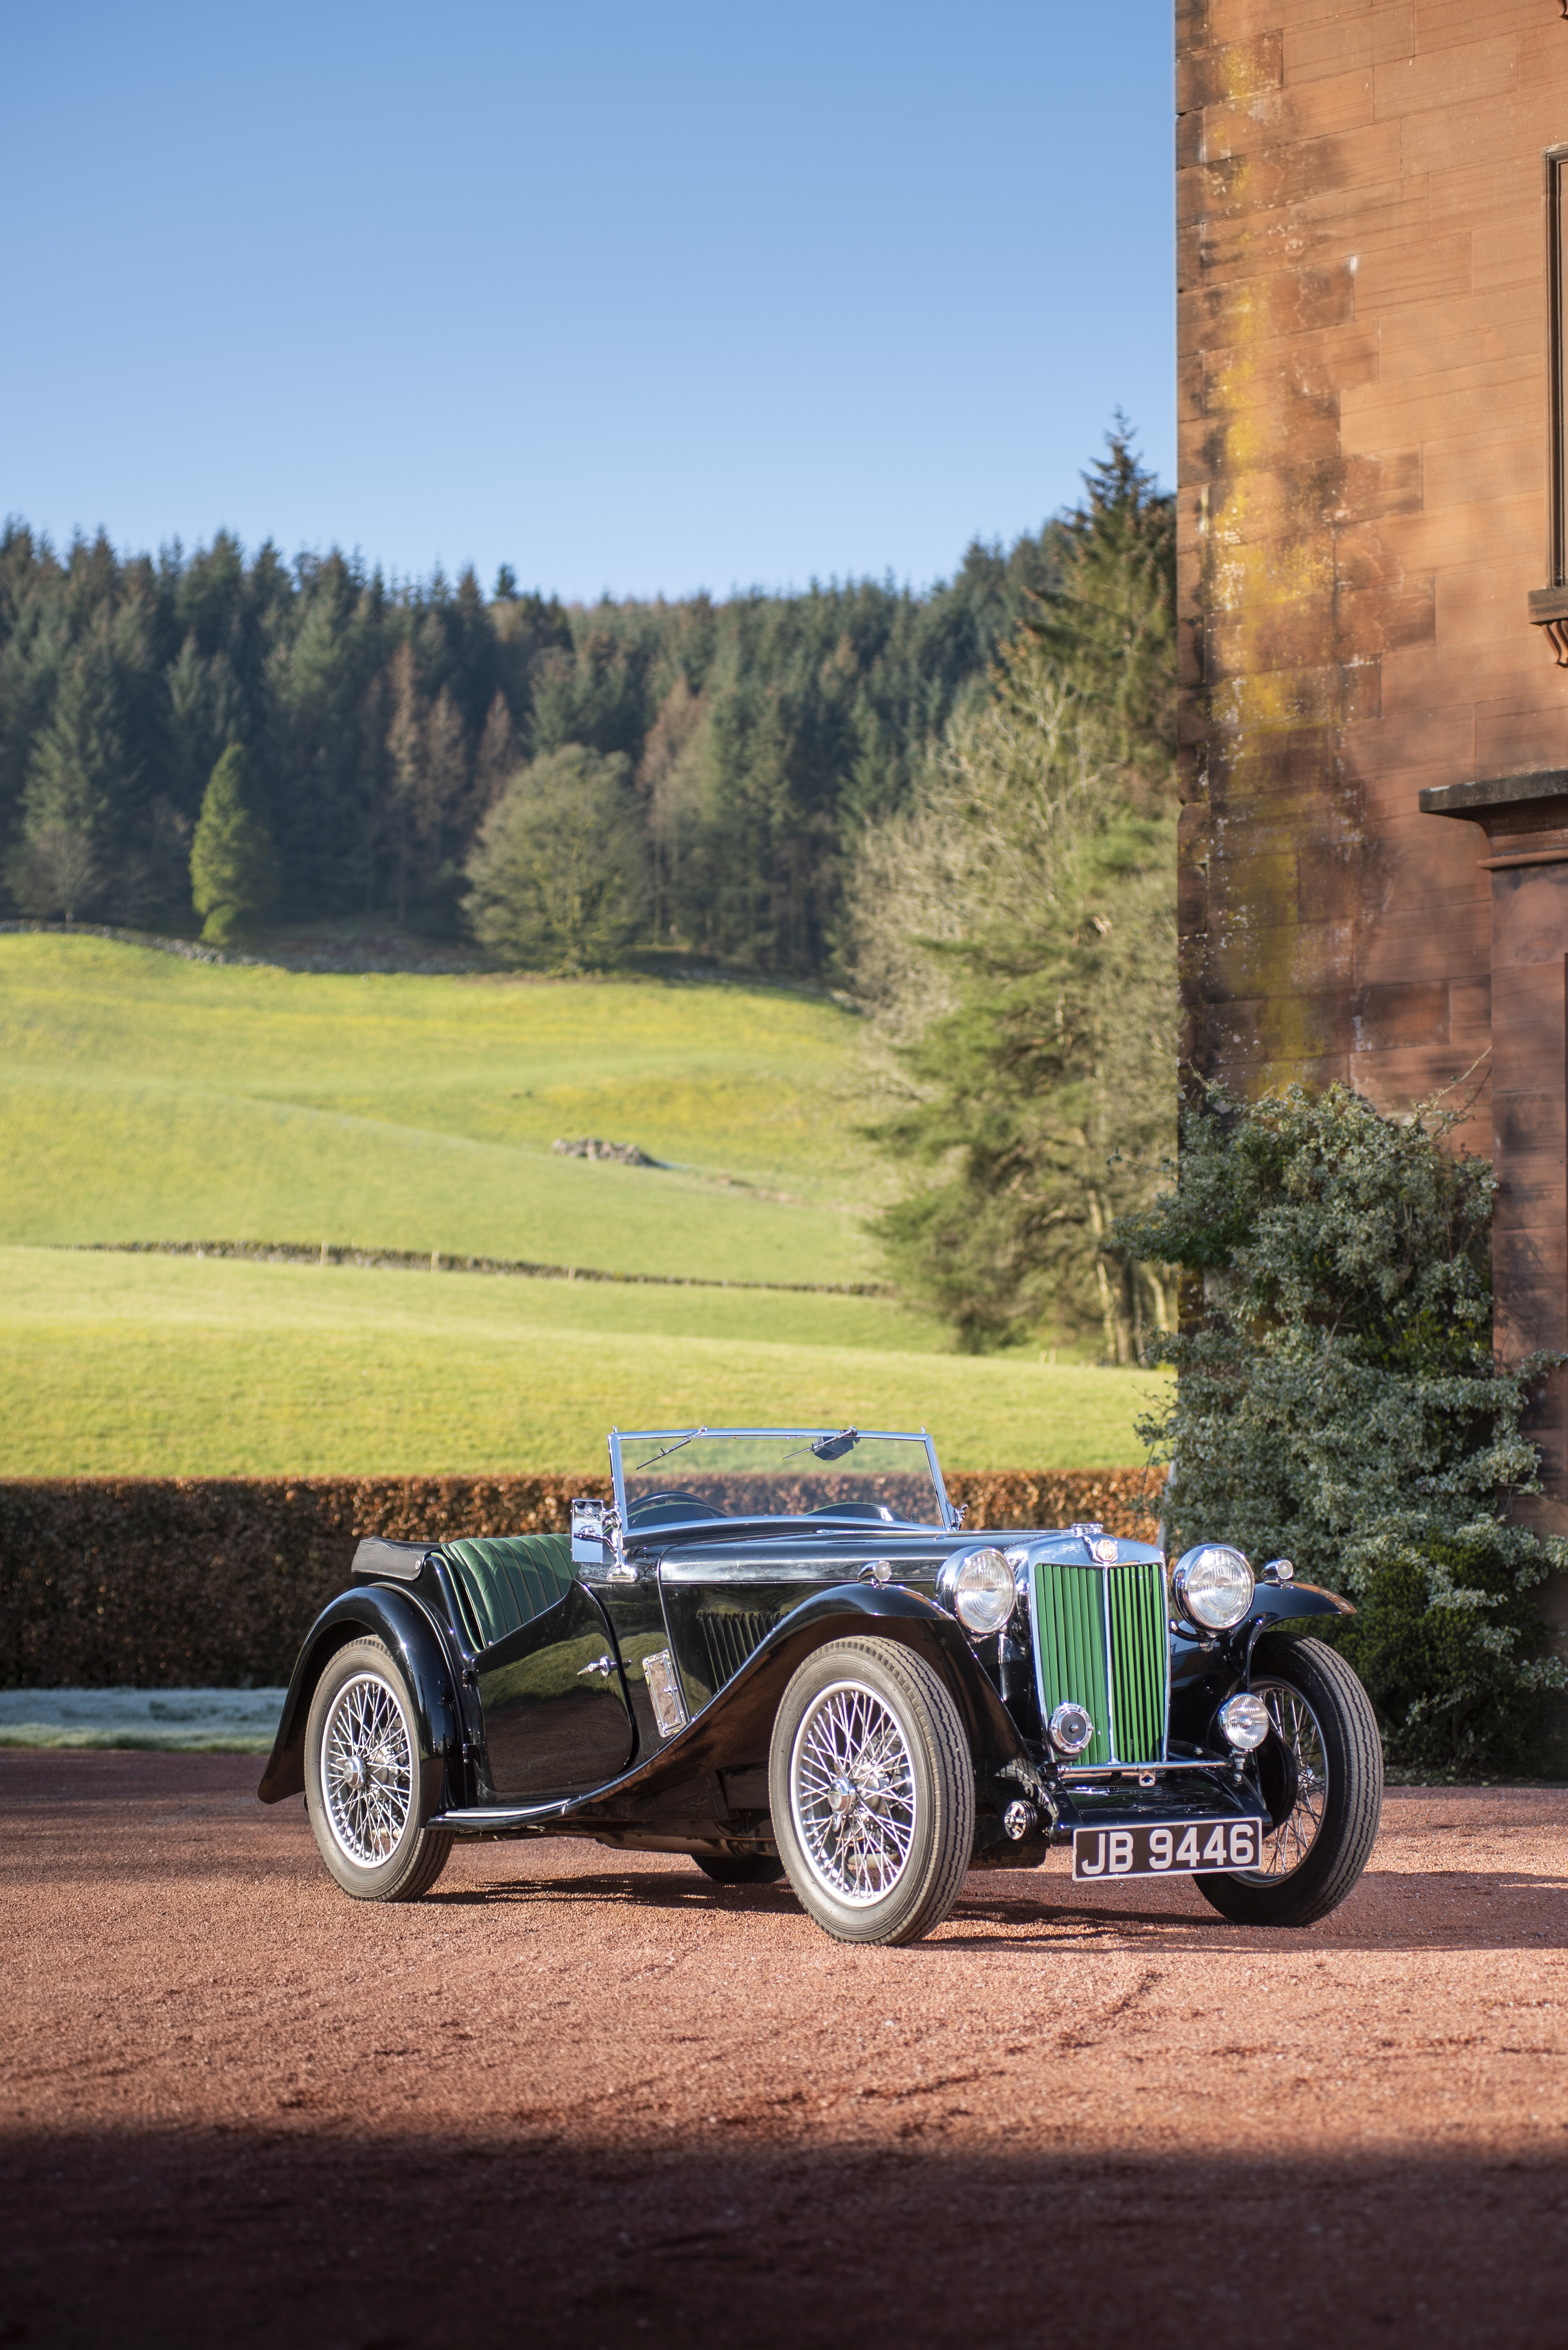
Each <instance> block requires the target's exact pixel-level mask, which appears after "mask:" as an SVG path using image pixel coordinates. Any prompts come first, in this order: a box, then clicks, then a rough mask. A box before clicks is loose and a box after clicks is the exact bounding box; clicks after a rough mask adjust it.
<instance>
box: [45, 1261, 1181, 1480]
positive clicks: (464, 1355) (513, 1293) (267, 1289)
mask: <svg viewBox="0 0 1568 2350" xmlns="http://www.w3.org/2000/svg"><path fill="white" fill-rule="evenodd" d="M942 1343H943V1342H942V1339H941V1336H940V1332H939V1331H938V1330H937V1329H936V1328H935V1326H932V1325H930V1324H929V1323H927V1322H924V1321H922V1320H919V1319H918V1318H916V1317H915V1316H912V1315H906V1314H904V1313H902V1312H901V1311H900V1310H899V1309H898V1308H897V1307H896V1306H893V1305H888V1304H886V1303H884V1302H882V1301H880V1300H874V1299H860V1298H836V1297H809V1296H806V1297H803V1296H789V1295H778V1294H771V1295H770V1294H769V1293H766V1292H761V1293H758V1292H751V1293H748V1292H741V1291H734V1290H730V1291H725V1290H722V1289H711V1288H710V1289H666V1288H653V1287H643V1286H635V1285H631V1284H598V1283H586V1282H571V1283H568V1282H558V1281H518V1280H504V1279H495V1278H489V1277H485V1276H483V1275H478V1274H450V1273H447V1274H428V1273H423V1274H421V1273H391V1272H366V1271H360V1270H357V1269H354V1268H350V1267H341V1268H338V1267H327V1268H318V1267H315V1266H308V1265H295V1264H279V1265H274V1264H255V1263H243V1262H235V1261H234V1260H213V1259H206V1260H198V1259H195V1258H187V1257H140V1256H138V1257H132V1256H117V1255H89V1254H85V1253H74V1252H70V1251H61V1250H54V1249H38V1248H0V1475H5V1476H26V1475H56V1476H58V1475H76V1474H90V1473H109V1472H118V1473H121V1474H140V1475H159V1476H196V1475H239V1474H266V1475H287V1474H294V1475H305V1474H328V1473H343V1474H367V1475H368V1474H376V1473H379V1474H386V1475H391V1474H399V1473H410V1472H438V1471H452V1472H454V1473H456V1472H463V1471H482V1470H491V1471H507V1470H510V1471H526V1470H556V1471H595V1470H597V1469H598V1468H599V1467H600V1466H601V1465H602V1463H603V1461H604V1438H605V1431H606V1430H607V1428H608V1427H609V1425H610V1423H611V1422H612V1421H619V1423H620V1424H621V1425H622V1426H623V1427H624V1426H635V1425H637V1424H639V1423H641V1424H643V1425H649V1426H664V1425H670V1424H671V1423H674V1424H677V1425H680V1424H685V1423H687V1422H690V1421H695V1420H699V1419H709V1420H713V1419H730V1420H732V1421H739V1422H742V1423H747V1422H753V1423H762V1424H768V1423H775V1424H776V1423H784V1424H786V1425H787V1424H791V1423H794V1424H800V1423H803V1422H804V1423H806V1424H824V1425H834V1426H837V1425H842V1424H844V1423H846V1422H855V1423H857V1424H858V1425H860V1426H862V1427H895V1428H897V1427H919V1426H921V1425H922V1424H924V1425H926V1426H929V1428H930V1429H931V1430H932V1431H933V1433H934V1434H935V1436H936V1438H937V1440H938V1445H939V1449H940V1452H941V1454H942V1457H943V1459H944V1461H946V1462H947V1463H948V1465H949V1466H950V1467H952V1468H954V1469H971V1470H980V1469H1020V1468H1042V1467H1050V1468H1060V1469H1072V1468H1106V1467H1117V1466H1123V1465H1128V1464H1131V1463H1133V1462H1136V1461H1139V1460H1140V1459H1141V1458H1142V1457H1143V1449H1142V1447H1140V1445H1139V1444H1138V1442H1137V1437H1136V1435H1135V1433H1134V1430H1133V1422H1134V1420H1135V1419H1136V1418H1137V1414H1138V1412H1139V1410H1140V1409H1147V1406H1148V1404H1149V1403H1150V1402H1151V1401H1152V1400H1154V1399H1157V1398H1158V1396H1159V1395H1160V1393H1161V1391H1162V1389H1163V1387H1164V1382H1163V1381H1162V1380H1160V1379H1158V1378H1155V1377H1153V1376H1151V1375H1149V1374H1147V1373H1129V1372H1118V1371H1111V1370H1096V1369H1091V1368H1085V1367H1068V1366H1064V1367H1054V1366H1049V1365H1046V1364H1044V1363H1040V1362H1038V1361H1030V1360H1023V1359H1021V1358H1020V1357H993V1358H990V1359H983V1360H978V1361H977V1360H973V1359H971V1358H966V1357H959V1356H955V1355H952V1354H949V1353H940V1352H937V1351H935V1349H936V1348H937V1347H940V1345H941V1344H942Z"/></svg>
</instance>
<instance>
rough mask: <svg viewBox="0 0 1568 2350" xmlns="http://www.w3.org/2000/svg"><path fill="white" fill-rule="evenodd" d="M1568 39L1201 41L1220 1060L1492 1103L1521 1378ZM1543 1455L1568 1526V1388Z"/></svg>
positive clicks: (1183, 185) (1559, 819) (1215, 25)
mask: <svg viewBox="0 0 1568 2350" xmlns="http://www.w3.org/2000/svg"><path fill="white" fill-rule="evenodd" d="M1565 17H1568V0H1561V5H1560V0H1484V5H1480V6H1478V5H1476V0H1178V8H1177V39H1178V58H1179V96H1178V104H1179V126H1178V187H1179V288H1180V416H1181V436H1182V440H1181V469H1180V471H1181V480H1180V512H1181V585H1180V597H1181V615H1182V625H1183V639H1184V697H1183V738H1184V739H1183V754H1182V755H1183V768H1184V785H1183V795H1184V798H1185V801H1186V806H1185V809H1184V813H1183V820H1182V850H1181V914H1180V922H1181V933H1182V953H1183V985H1184V993H1185V1001H1186V1007H1187V1014H1188V1022H1189V1032H1188V1040H1187V1049H1188V1051H1189V1055H1190V1056H1191V1058H1192V1060H1193V1061H1194V1062H1195V1063H1196V1065H1197V1066H1198V1067H1199V1068H1200V1069H1201V1070H1203V1071H1204V1072H1206V1073H1208V1074H1210V1075H1213V1076H1222V1077H1225V1078H1227V1079H1229V1080H1230V1082H1231V1086H1232V1087H1234V1088H1239V1089H1244V1090H1246V1091H1248V1092H1252V1093H1256V1092H1259V1091H1262V1090H1264V1089H1266V1088H1269V1087H1275V1086H1278V1085H1281V1084H1284V1083H1286V1082H1288V1081H1289V1080H1290V1079H1292V1078H1295V1077H1301V1078H1305V1079H1308V1080H1311V1081H1313V1082H1314V1083H1323V1082H1325V1081H1327V1080H1328V1079H1330V1078H1335V1077H1337V1078H1343V1079H1346V1080H1348V1082H1349V1083H1351V1084H1352V1085H1354V1086H1355V1087H1357V1088H1358V1089H1359V1090H1360V1091H1361V1092H1363V1093H1365V1094H1366V1095H1367V1096H1368V1097H1370V1098H1371V1099H1372V1100H1374V1101H1375V1102H1376V1103H1378V1104H1379V1105H1380V1106H1381V1107H1386V1108H1389V1109H1396V1110H1397V1109H1402V1108H1405V1107H1407V1106H1408V1105H1409V1104H1411V1103H1412V1102H1414V1101H1417V1100H1418V1099H1420V1098H1421V1097H1424V1096H1428V1095H1430V1094H1432V1093H1434V1092H1436V1091H1437V1090H1438V1088H1439V1087H1446V1086H1449V1085H1452V1084H1454V1083H1455V1081H1457V1080H1460V1079H1462V1078H1464V1077H1465V1075H1466V1072H1468V1071H1473V1072H1474V1074H1473V1075H1472V1076H1470V1077H1469V1081H1468V1085H1467V1087H1466V1092H1467V1093H1468V1092H1469V1090H1471V1089H1473V1088H1475V1087H1478V1086H1479V1087H1480V1091H1479V1093H1478V1094H1477V1097H1476V1103H1475V1108H1474V1112H1473V1115H1472V1118H1471V1121H1470V1124H1469V1128H1468V1129H1467V1132H1468V1139H1469V1141H1470V1142H1471V1144H1472V1146H1473V1147H1474V1148H1476V1149H1480V1150H1483V1151H1486V1152H1488V1153H1489V1154H1490V1156H1491V1157H1492V1158H1493V1159H1494V1160H1495V1162H1496V1165H1497V1169H1498V1172H1499V1174H1500V1176H1501V1180H1502V1190H1501V1196H1500V1200H1499V1206H1498V1216H1497V1222H1496V1238H1495V1243H1494V1259H1495V1271H1496V1277H1497V1293H1496V1294H1497V1307H1496V1326H1497V1336H1498V1342H1499V1345H1500V1347H1501V1348H1502V1349H1503V1350H1504V1351H1506V1352H1508V1353H1511V1354H1515V1353H1518V1352H1519V1351H1521V1350H1522V1349H1525V1348H1527V1347H1536V1346H1543V1347H1563V1348H1564V1349H1565V1350H1568V667H1564V666H1560V663H1561V662H1563V661H1568V439H1565V435H1568V423H1565V407H1568V359H1565V350H1568V283H1565V274H1568V217H1565V216H1564V209H1563V208H1564V203H1565V200H1568V21H1564V19H1565ZM1459 1098H1464V1096H1463V1095H1461V1096H1460V1097H1459ZM1533 1432H1534V1434H1535V1436H1536V1439H1537V1441H1539V1442H1540V1443H1541V1445H1542V1451H1543V1466H1542V1478H1543V1482H1544V1483H1545V1485H1546V1488H1547V1493H1548V1496H1549V1497H1550V1498H1549V1500H1548V1501H1547V1503H1545V1504H1544V1505H1543V1506H1542V1507H1541V1508H1540V1511H1539V1514H1540V1517H1541V1519H1542V1522H1543V1523H1547V1524H1549V1525H1551V1526H1552V1527H1553V1528H1554V1529H1556V1530H1561V1531H1568V1374H1560V1375H1559V1376H1558V1377H1557V1378H1555V1379H1554V1380H1553V1382H1552V1388H1551V1390H1550V1391H1549V1395H1548V1399H1547V1401H1546V1404H1545V1407H1544V1409H1543V1411H1542V1415H1541V1424H1540V1425H1539V1426H1538V1427H1537V1428H1536V1429H1535V1430H1534V1431H1533ZM1552 1613H1553V1615H1554V1616H1555V1617H1556V1618H1557V1620H1558V1622H1559V1627H1560V1629H1564V1630H1568V1593H1561V1592H1560V1593H1559V1594H1558V1595H1557V1596H1556V1599H1555V1602H1554V1603H1552Z"/></svg>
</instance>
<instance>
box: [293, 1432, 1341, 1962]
mask: <svg viewBox="0 0 1568 2350" xmlns="http://www.w3.org/2000/svg"><path fill="white" fill-rule="evenodd" d="M609 1451H610V1471H611V1482H612V1485H613V1492H614V1498H613V1501H610V1502H605V1501H602V1500H599V1501H589V1500H584V1501H579V1502H575V1503H573V1505H572V1531H571V1534H570V1535H569V1536H568V1535H566V1534H518V1535H513V1536H509V1537H506V1538H504V1539H488V1538H487V1539H485V1540H482V1541H481V1540H473V1539H470V1538H467V1537H463V1538H462V1539H458V1540H452V1541H444V1542H443V1541H431V1542H430V1543H390V1542H381V1541H367V1542H362V1543H361V1544H359V1546H358V1551H357V1553H356V1554H355V1558H354V1570H353V1578H354V1579H353V1582H352V1584H351V1586H350V1587H349V1588H348V1590H346V1591H344V1592H343V1593H341V1594H340V1596H338V1597H337V1598H336V1599H334V1600H333V1601H332V1602H331V1604H330V1605H329V1606H328V1607H327V1608H326V1609H325V1610H324V1611H323V1613H322V1614H321V1615H320V1616H319V1617H317V1621H316V1623H315V1624H314V1625H313V1626H312V1627H311V1629H310V1631H309V1633H308V1635H307V1637H306V1642H305V1646H304V1648H303V1649H302V1650H301V1652H300V1657H299V1661H298V1663H297V1664H296V1667H295V1671H294V1679H293V1682H292V1683H291V1685H290V1688H289V1692H288V1699H287V1702H286V1705H285V1708H284V1712H283V1719H282V1721H281V1723H280V1725H279V1729H278V1735H277V1742H276V1745H275V1747H274V1749H273V1752H272V1756H271V1759H270V1760H269V1762H268V1763H267V1766H266V1773H265V1777H264V1778H263V1780H262V1783H261V1789H260V1793H261V1797H262V1801H263V1802H264V1803H269V1804H275V1803H278V1802H281V1801H282V1800H283V1798H284V1797H286V1796H287V1795H296V1794H300V1793H301V1792H303V1794H304V1795H305V1800H306V1805H307V1806H308V1809H309V1813H310V1822H311V1825H312V1827H313V1828H314V1830H315V1832H316V1841H317V1846H319V1848H320V1852H321V1857H322V1859H323V1860H324V1861H325V1862H326V1864H327V1868H328V1869H329V1870H330V1872H331V1874H332V1876H333V1877H335V1878H336V1879H337V1883H338V1884H339V1885H340V1886H341V1887H343V1890H344V1891H345V1892H346V1893H350V1894H353V1895H354V1896H356V1897H357V1898H359V1899H362V1900H371V1901H409V1900H413V1899H415V1898H418V1896H419V1895H421V1893H423V1892H425V1891H426V1890H427V1889H428V1887H430V1886H431V1885H432V1884H433V1883H434V1882H435V1879H436V1878H437V1877H439V1875H440V1874H441V1869H442V1867H443V1866H444V1865H445V1863H446V1860H447V1856H448V1855H449V1854H450V1852H451V1850H452V1843H453V1841H454V1839H455V1838H457V1837H459V1836H552V1835H554V1836H591V1837H593V1838H594V1839H596V1840H597V1842H598V1843H600V1844H605V1845H614V1846H622V1847H625V1848H628V1849H634V1850H638V1851H642V1852H679V1853H689V1854H690V1855H691V1856H692V1858H693V1859H694V1860H695V1861H696V1863H697V1865H698V1866H699V1867H700V1868H702V1869H705V1870H706V1871H707V1873H708V1875H709V1876H710V1877H714V1878H716V1879H717V1880H718V1882H719V1883H720V1884H722V1885H762V1884H768V1883H771V1882H773V1881H774V1880H775V1879H777V1878H779V1877H784V1876H787V1877H788V1878H789V1880H790V1883H791V1885H792V1886H793V1887H794V1890H795V1892H796V1894H797V1895H798V1896H799V1898H800V1899H801V1901H802V1903H803V1904H804V1905H805V1908H806V1909H808V1910H809V1911H810V1913H811V1915H812V1916H813V1917H814V1918H815V1919H816V1921H817V1923H818V1924H819V1925H820V1926H822V1927H824V1928H825V1929H826V1931H827V1932H828V1933H830V1934H833V1935H836V1936H837V1937H838V1938H839V1939H842V1940H845V1941H852V1942H909V1941H914V1940H915V1939H918V1938H919V1936H920V1935H922V1934H929V1932H930V1931H931V1930H932V1929H933V1928H934V1927H936V1926H938V1925H939V1924H940V1922H941V1920H942V1919H943V1918H945V1917H946V1916H947V1914H948V1912H949V1910H950V1908H951V1907H952V1905H953V1902H954V1900H955V1899H956V1898H957V1895H958V1891H959V1888H960V1887H961V1884H962V1883H963V1880H964V1877H965V1876H966V1874H967V1873H968V1871H969V1870H970V1869H971V1868H1018V1867H1023V1866H1030V1865H1031V1864H1033V1863H1036V1862H1039V1861H1041V1860H1043V1859H1044V1856H1045V1853H1046V1850H1047V1848H1048V1847H1049V1846H1051V1845H1054V1844H1056V1845H1068V1846H1071V1848H1072V1854H1073V1874H1074V1876H1075V1877H1079V1878H1085V1879H1087V1878H1109V1877H1169V1876H1180V1875H1188V1876H1192V1877H1195V1878H1196V1880H1197V1883H1198V1886H1199V1891H1200V1892H1202V1893H1203V1894H1204V1896H1205V1897H1206V1898H1207V1899H1208V1900H1210V1902H1211V1903H1212V1904H1213V1906H1214V1908H1216V1909H1218V1910H1220V1912H1221V1914H1222V1915H1223V1916H1225V1917H1227V1918H1234V1919H1236V1920H1238V1921H1239V1922H1241V1923H1243V1924H1246V1925H1274V1926H1304V1925H1307V1924H1310V1923H1311V1921H1312V1920H1313V1919H1314V1918H1321V1917H1323V1916H1324V1913H1325V1912H1326V1911H1328V1910H1330V1909H1332V1908H1334V1907H1335V1906H1336V1905H1337V1904H1338V1903H1339V1902H1341V1901H1343V1900H1344V1899H1345V1895H1346V1894H1347V1893H1348V1892H1349V1891H1350V1889H1351V1887H1352V1886H1353V1885H1354V1884H1355V1881H1356V1879H1357V1877H1359V1876H1360V1874H1361V1872H1362V1869H1363V1868H1364V1867H1365V1866H1366V1859H1367V1856H1368V1854H1369V1853H1370V1851H1371V1849H1372V1844H1373V1839H1374V1837H1375V1836H1376V1832H1377V1820H1378V1813H1379V1809H1380V1806H1381V1802H1382V1789H1383V1773H1382V1753H1381V1748H1380V1745H1379V1742H1378V1736H1377V1727H1376V1721H1375V1719H1374V1717H1373V1713H1372V1709H1371V1707H1370V1705H1369V1704H1368V1702H1367V1699H1366V1693H1365V1691H1364V1690H1363V1689H1362V1687H1361V1684H1360V1682H1359V1681H1358V1680H1357V1679H1356V1678H1355V1674H1354V1673H1353V1672H1352V1671H1351V1670H1350V1669H1349V1667H1348V1666H1347V1665H1345V1662H1344V1661H1343V1659H1341V1658H1340V1657H1338V1656H1337V1655H1336V1654H1335V1653H1334V1649H1333V1648H1329V1647H1326V1646H1325V1645H1324V1643H1323V1642H1322V1641H1320V1640H1315V1639H1313V1638H1310V1637H1303V1631H1302V1619H1305V1618H1311V1617H1331V1616H1334V1615H1336V1614H1339V1613H1342V1612H1345V1601H1344V1600H1342V1599H1337V1598H1335V1597H1334V1596H1332V1594H1330V1593H1328V1592H1326V1591H1319V1590H1315V1589H1314V1588H1313V1587H1311V1586H1306V1585H1302V1584H1298V1583H1296V1582H1295V1580H1294V1577H1293V1571H1292V1569H1291V1566H1290V1564H1289V1562H1288V1561H1287V1560H1284V1559H1275V1560H1273V1561H1272V1563H1271V1564H1270V1565H1267V1566H1265V1567H1264V1568H1263V1569H1262V1573H1261V1574H1260V1575H1258V1576H1256V1577H1254V1575H1253V1573H1252V1570H1251V1567H1250V1566H1249V1565H1248V1564H1247V1561H1246V1560H1245V1559H1244V1558H1243V1557H1242V1556H1241V1553H1240V1552H1239V1551H1236V1550H1233V1549H1231V1548H1230V1547H1229V1546H1228V1545H1227V1544H1220V1543H1207V1544H1201V1545H1199V1547H1198V1548H1197V1549H1195V1550H1189V1552H1188V1553H1187V1555H1186V1556H1185V1557H1184V1558H1182V1559H1180V1560H1179V1562H1178V1563H1177V1565H1176V1566H1175V1568H1174V1570H1172V1571H1171V1572H1170V1573H1169V1574H1167V1569H1166V1562H1165V1559H1164V1557H1163V1555H1162V1554H1161V1553H1160V1552H1159V1551H1158V1550H1157V1549H1154V1548H1152V1547H1151V1546H1150V1545H1149V1544H1145V1543H1135V1542H1124V1541H1120V1540H1117V1539H1116V1538H1115V1537H1113V1536H1110V1535H1107V1534H1105V1533H1104V1532H1103V1531H1102V1530H1101V1528H1100V1527H1099V1526H1097V1525H1075V1526H1069V1527H1063V1528H1056V1529H1054V1530H1049V1531H1045V1532H1038V1533H1026V1532H1019V1533H1008V1534H971V1535H969V1536H967V1537H966V1535H965V1534H964V1533H963V1531H962V1513H961V1511H959V1510H957V1509H955V1508H954V1507H953V1505H952V1504H951V1503H950V1501H949V1500H948V1496H947V1490H946V1487H945V1486H944V1485H943V1482H942V1478H941V1471H940V1468H939V1466H938V1462H937V1456H936V1451H935V1448H934V1446H933V1445H932V1443H931V1440H930V1439H929V1437H928V1436H926V1435H924V1434H923V1433H922V1434H919V1435H899V1434H893V1433H884V1432H877V1431H872V1430H865V1431H863V1430H857V1429H853V1428H846V1429H828V1430H825V1429H766V1430H761V1429H708V1428H682V1429H655V1430H644V1431H642V1432H641V1433H640V1434H628V1433H623V1432H621V1431H620V1430H616V1431H615V1432H614V1433H612V1435H611V1437H610V1440H609Z"/></svg>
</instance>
